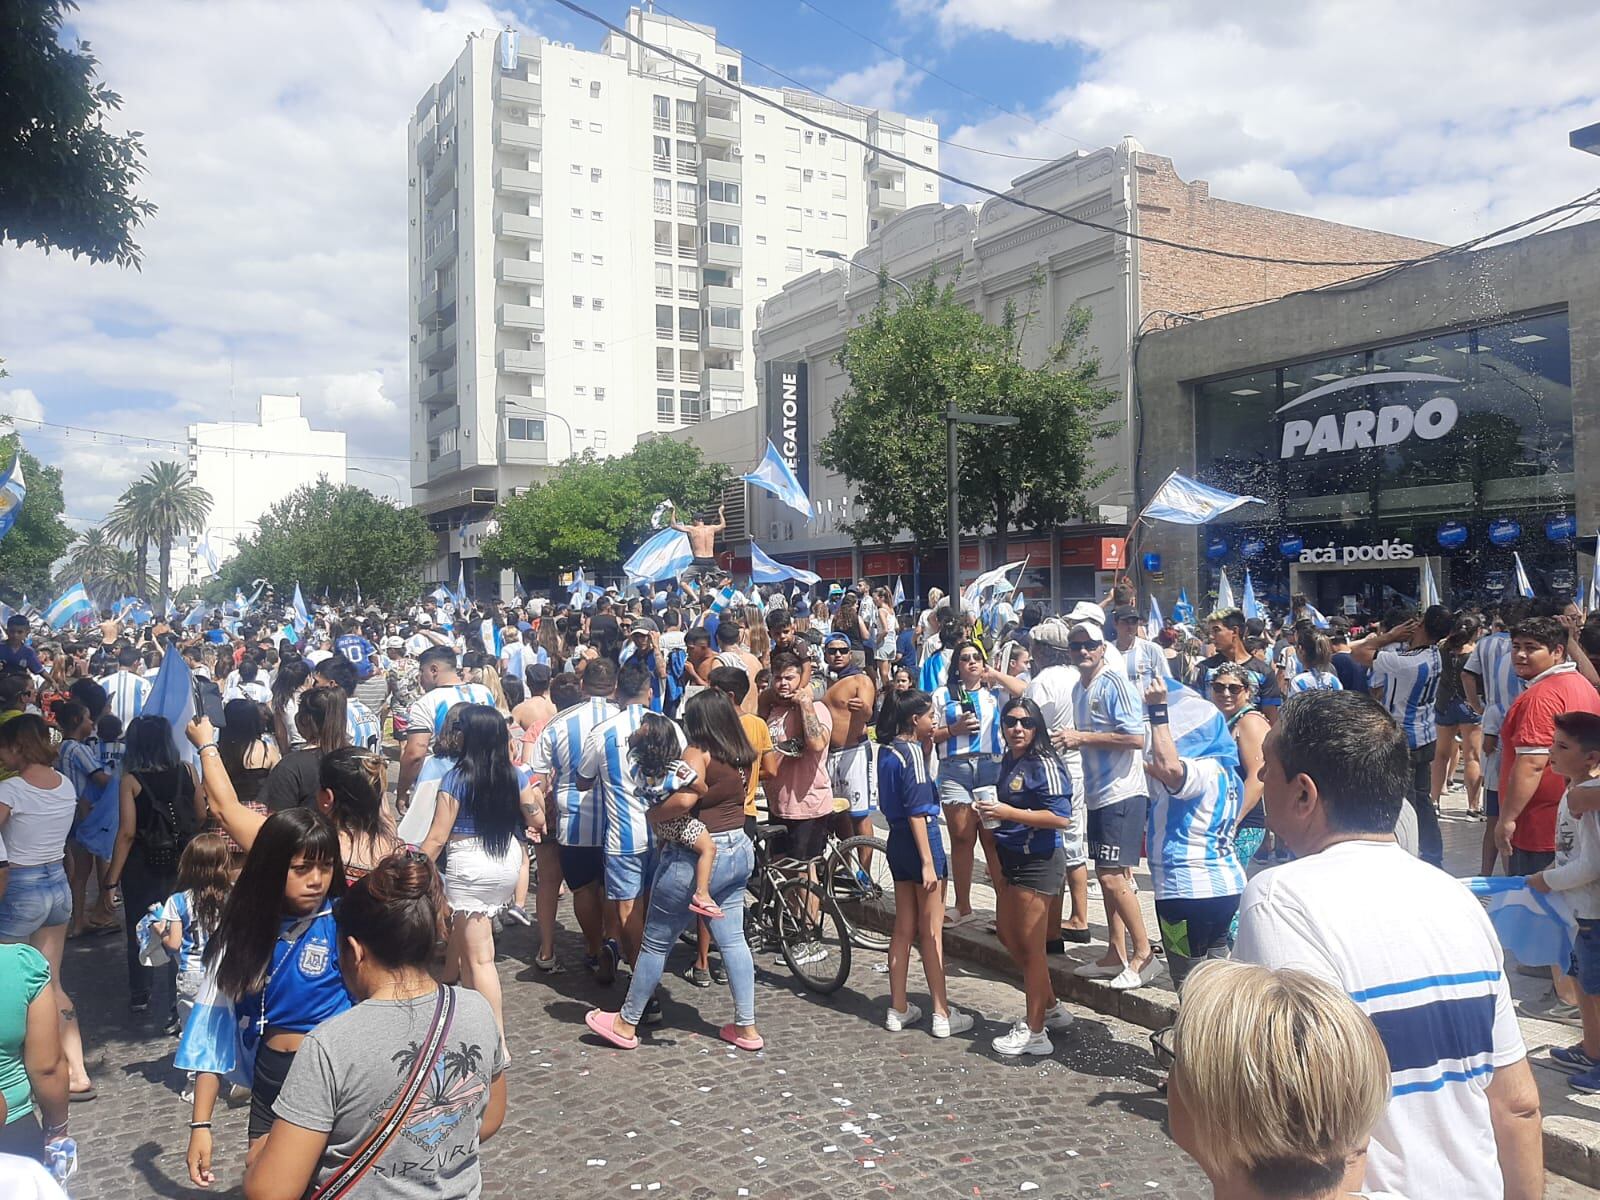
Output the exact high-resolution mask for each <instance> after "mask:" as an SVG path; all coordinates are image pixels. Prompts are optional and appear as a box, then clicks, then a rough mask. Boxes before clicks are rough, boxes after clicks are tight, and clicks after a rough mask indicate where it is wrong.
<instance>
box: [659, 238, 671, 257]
mask: <svg viewBox="0 0 1600 1200" xmlns="http://www.w3.org/2000/svg"><path fill="white" fill-rule="evenodd" d="M655 251H656V255H657V256H658V257H660V258H668V257H670V256H671V255H672V243H671V242H657V243H655Z"/></svg>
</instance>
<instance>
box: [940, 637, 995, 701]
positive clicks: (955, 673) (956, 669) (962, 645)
mask: <svg viewBox="0 0 1600 1200" xmlns="http://www.w3.org/2000/svg"><path fill="white" fill-rule="evenodd" d="M968 646H971V647H972V648H973V649H974V650H976V651H977V652H978V658H979V659H981V660H982V661H983V662H985V663H987V662H988V661H989V656H988V655H987V654H985V653H984V652H983V647H982V646H980V645H978V643H977V642H974V641H970V640H968V639H965V638H963V639H962V640H961V641H959V642H957V643H956V648H955V649H954V650H952V651H951V652H950V666H949V667H948V669H946V671H945V673H944V685H945V687H947V688H949V689H950V692H951V694H952V695H954V694H955V690H956V688H957V687H958V686H960V684H961V652H962V651H963V650H965V649H966V648H967V647H968Z"/></svg>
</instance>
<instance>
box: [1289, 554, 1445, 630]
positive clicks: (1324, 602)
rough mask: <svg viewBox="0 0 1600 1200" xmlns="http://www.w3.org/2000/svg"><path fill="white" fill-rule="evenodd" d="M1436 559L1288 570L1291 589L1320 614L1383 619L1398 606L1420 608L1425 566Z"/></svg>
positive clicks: (1303, 565)
mask: <svg viewBox="0 0 1600 1200" xmlns="http://www.w3.org/2000/svg"><path fill="white" fill-rule="evenodd" d="M1428 562H1432V564H1433V577H1434V578H1435V579H1438V578H1439V569H1440V565H1439V563H1438V561H1437V560H1430V559H1427V558H1417V559H1412V560H1410V561H1409V562H1405V563H1388V562H1377V563H1347V564H1337V563H1330V564H1328V565H1326V566H1323V565H1320V564H1314V563H1295V564H1293V565H1292V566H1291V567H1290V568H1289V590H1290V591H1291V592H1304V593H1305V595H1306V596H1307V598H1309V599H1310V601H1311V603H1312V604H1315V605H1316V606H1317V608H1318V610H1319V611H1321V612H1322V613H1324V614H1325V615H1327V616H1329V617H1333V616H1346V617H1360V616H1368V617H1380V616H1382V615H1383V614H1384V612H1386V611H1387V610H1388V609H1391V608H1393V607H1395V606H1396V605H1401V604H1403V605H1409V606H1412V607H1415V606H1417V605H1418V604H1420V602H1421V598H1422V567H1423V564H1424V563H1428Z"/></svg>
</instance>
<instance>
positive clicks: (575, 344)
mask: <svg viewBox="0 0 1600 1200" xmlns="http://www.w3.org/2000/svg"><path fill="white" fill-rule="evenodd" d="M572 348H573V349H574V350H582V349H583V339H582V338H573V339H572Z"/></svg>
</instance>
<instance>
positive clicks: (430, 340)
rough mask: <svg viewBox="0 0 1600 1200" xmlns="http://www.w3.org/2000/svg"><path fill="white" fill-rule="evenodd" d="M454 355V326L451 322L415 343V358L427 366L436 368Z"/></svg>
mask: <svg viewBox="0 0 1600 1200" xmlns="http://www.w3.org/2000/svg"><path fill="white" fill-rule="evenodd" d="M455 353H456V325H455V322H454V321H452V322H450V324H448V325H446V326H445V327H444V328H443V329H439V330H435V331H434V332H433V333H430V334H428V335H427V336H426V337H424V338H422V339H420V340H419V341H418V342H417V357H418V358H419V359H421V360H422V361H423V362H424V363H427V364H428V365H429V366H437V365H438V364H439V363H440V362H442V361H444V360H445V359H448V358H454V357H455Z"/></svg>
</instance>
